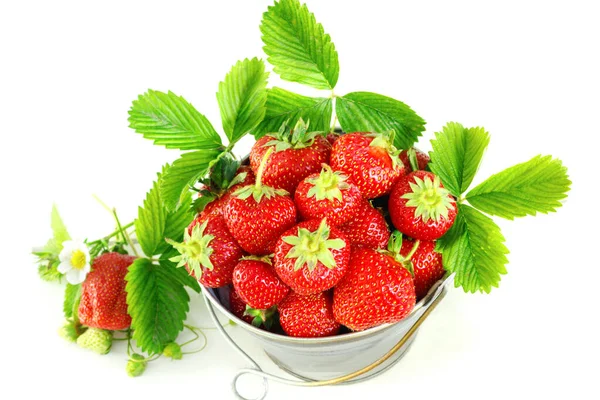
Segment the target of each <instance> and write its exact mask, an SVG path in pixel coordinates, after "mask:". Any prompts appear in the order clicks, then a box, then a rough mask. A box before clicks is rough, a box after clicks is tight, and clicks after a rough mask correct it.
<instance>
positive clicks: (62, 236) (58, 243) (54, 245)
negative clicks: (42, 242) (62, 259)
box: [41, 205, 71, 256]
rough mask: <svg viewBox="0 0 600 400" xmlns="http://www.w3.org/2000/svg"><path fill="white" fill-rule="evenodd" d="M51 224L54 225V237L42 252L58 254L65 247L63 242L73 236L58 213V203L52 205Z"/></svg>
mask: <svg viewBox="0 0 600 400" xmlns="http://www.w3.org/2000/svg"><path fill="white" fill-rule="evenodd" d="M50 226H51V227H52V239H50V240H49V241H48V243H46V246H44V248H43V249H42V251H41V253H47V254H48V255H55V256H58V255H59V254H60V252H61V251H62V249H63V242H64V241H66V240H71V236H70V235H69V232H68V231H67V227H66V226H65V223H64V222H63V220H62V218H61V217H60V214H59V213H58V208H56V205H53V206H52V212H51V214H50Z"/></svg>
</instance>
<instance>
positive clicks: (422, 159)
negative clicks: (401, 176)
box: [400, 147, 429, 172]
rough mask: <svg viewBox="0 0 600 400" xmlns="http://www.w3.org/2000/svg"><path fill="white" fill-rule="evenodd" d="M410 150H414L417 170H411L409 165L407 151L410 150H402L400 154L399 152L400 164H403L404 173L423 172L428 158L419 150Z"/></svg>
mask: <svg viewBox="0 0 600 400" xmlns="http://www.w3.org/2000/svg"><path fill="white" fill-rule="evenodd" d="M412 150H414V152H415V159H416V160H417V168H416V169H415V168H413V167H412V165H411V163H410V157H409V151H410V150H402V152H400V161H402V164H404V170H405V171H408V172H410V171H416V170H419V169H420V170H424V169H425V168H427V164H429V156H428V155H427V154H426V153H424V152H422V151H421V150H419V149H417V148H415V147H413V148H412Z"/></svg>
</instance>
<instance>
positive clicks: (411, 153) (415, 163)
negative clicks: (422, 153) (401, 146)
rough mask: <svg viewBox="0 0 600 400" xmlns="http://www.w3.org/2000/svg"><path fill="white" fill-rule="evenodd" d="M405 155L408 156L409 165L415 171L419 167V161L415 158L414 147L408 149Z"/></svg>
mask: <svg viewBox="0 0 600 400" xmlns="http://www.w3.org/2000/svg"><path fill="white" fill-rule="evenodd" d="M406 156H407V157H408V161H409V162H410V167H411V168H412V170H413V171H417V170H418V169H419V161H418V160H417V152H416V151H415V148H414V147H411V148H410V149H408V151H407V154H406Z"/></svg>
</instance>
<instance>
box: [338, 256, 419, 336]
mask: <svg viewBox="0 0 600 400" xmlns="http://www.w3.org/2000/svg"><path fill="white" fill-rule="evenodd" d="M415 302H416V298H415V284H414V282H413V279H412V276H411V274H410V272H409V271H408V270H407V269H406V268H404V267H403V266H402V263H401V262H399V261H398V260H396V258H395V256H394V255H392V254H391V252H382V251H377V250H373V249H369V248H363V247H359V248H354V249H353V250H352V255H351V257H350V267H349V269H348V272H347V273H346V276H344V278H343V279H342V280H341V281H340V283H338V284H337V286H336V287H335V289H334V291H333V313H334V316H335V320H336V321H337V322H339V323H340V324H342V325H345V326H347V327H348V328H350V329H352V330H354V331H361V330H364V329H368V328H371V327H374V326H377V325H380V324H385V323H393V322H397V321H400V320H402V319H403V318H404V317H406V316H407V315H408V314H409V313H410V312H411V310H412V309H413V307H414V306H415Z"/></svg>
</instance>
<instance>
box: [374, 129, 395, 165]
mask: <svg viewBox="0 0 600 400" xmlns="http://www.w3.org/2000/svg"><path fill="white" fill-rule="evenodd" d="M368 136H370V137H372V138H373V141H371V143H370V144H369V146H371V147H379V148H380V149H383V150H385V152H386V153H388V155H389V156H390V160H392V166H393V167H394V169H398V168H401V167H402V165H403V164H402V161H400V153H401V152H402V150H398V149H397V148H396V146H394V136H396V131H395V130H393V129H392V130H391V131H387V132H383V133H371V134H369V135H368Z"/></svg>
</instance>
